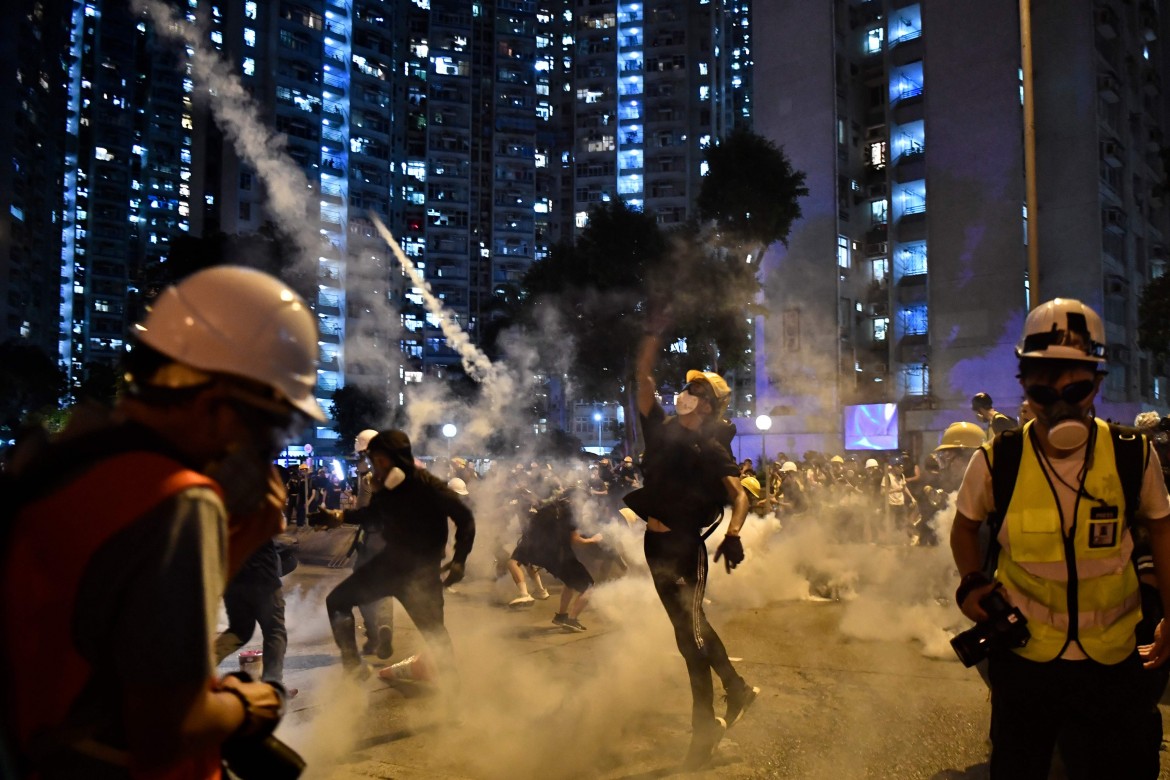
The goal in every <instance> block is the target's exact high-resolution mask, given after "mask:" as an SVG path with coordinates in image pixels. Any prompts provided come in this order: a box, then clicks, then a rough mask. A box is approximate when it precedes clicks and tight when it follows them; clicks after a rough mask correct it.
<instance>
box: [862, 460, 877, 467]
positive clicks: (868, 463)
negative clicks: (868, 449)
mask: <svg viewBox="0 0 1170 780" xmlns="http://www.w3.org/2000/svg"><path fill="white" fill-rule="evenodd" d="M865 467H866V468H867V469H876V468H877V467H878V462H877V460H876V459H875V458H870V459H869V460H867V461H866V462H865Z"/></svg>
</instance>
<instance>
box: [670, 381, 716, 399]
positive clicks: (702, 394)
mask: <svg viewBox="0 0 1170 780" xmlns="http://www.w3.org/2000/svg"><path fill="white" fill-rule="evenodd" d="M682 393H689V394H690V395H693V396H694V397H695V398H702V399H704V400H706V401H709V402H710V403H712V404H714V403H715V391H714V390H712V389H711V385H709V384H708V383H707V381H706V380H701V381H700V380H695V381H694V382H687V383H686V384H685V385H683V387H682V390H680V391H679V394H680V395H681V394H682Z"/></svg>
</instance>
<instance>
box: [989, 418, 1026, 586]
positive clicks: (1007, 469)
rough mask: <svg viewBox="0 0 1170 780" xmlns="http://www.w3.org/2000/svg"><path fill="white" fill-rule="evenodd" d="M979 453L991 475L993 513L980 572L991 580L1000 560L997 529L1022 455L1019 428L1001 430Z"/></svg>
mask: <svg viewBox="0 0 1170 780" xmlns="http://www.w3.org/2000/svg"><path fill="white" fill-rule="evenodd" d="M981 451H982V453H983V457H984V458H985V459H986V460H987V470H988V471H990V472H991V494H992V501H993V502H994V503H995V510H994V511H992V513H991V514H989V515H988V516H987V520H986V521H985V523H984V525H985V527H986V528H987V532H988V534H989V538H988V539H987V549H986V550H985V551H984V555H983V572H984V573H985V574H987V575H988V576H989V577H990V576H991V575H992V574H994V573H995V566H996V562H997V561H998V559H999V529H1000V528H1002V527H1003V520H1004V516H1005V515H1006V514H1007V508H1008V505H1009V504H1011V502H1012V493H1013V492H1015V489H1016V477H1017V476H1018V475H1019V471H1020V459H1021V458H1022V457H1023V455H1024V432H1023V430H1021V429H1018V428H1012V429H1010V430H1006V431H1003V432H1001V433H999V434H997V435H996V436H995V438H994V439H992V440H991V442H990V443H989V444H986V445H984V446H983V447H982V449H981Z"/></svg>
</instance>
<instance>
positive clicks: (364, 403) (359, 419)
mask: <svg viewBox="0 0 1170 780" xmlns="http://www.w3.org/2000/svg"><path fill="white" fill-rule="evenodd" d="M331 411H332V417H333V430H335V431H337V435H338V436H339V437H340V440H341V442H342V444H341V446H342V448H343V449H344V447H345V446H347V445H346V443H347V442H352V441H353V440H354V439H355V438H357V435H358V434H359V433H361V432H362V431H364V430H365V429H366V428H371V427H374V426H376V425H377V424H378V423H379V422H380V421H381V420H383V419H384V418H385V417H386V403H385V401H383V400H382V399H380V398H379V397H378V396H376V395H375V394H374V393H372V392H370V391H369V390H365V389H362V388H361V387H358V386H357V385H346V386H345V387H339V388H338V389H337V390H335V391H334V392H333V403H332V410H331Z"/></svg>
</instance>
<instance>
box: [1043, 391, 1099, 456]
mask: <svg viewBox="0 0 1170 780" xmlns="http://www.w3.org/2000/svg"><path fill="white" fill-rule="evenodd" d="M1036 416H1037V417H1040V418H1042V419H1043V420H1044V422H1045V423H1046V424H1047V425H1048V441H1049V442H1051V443H1052V446H1053V447H1056V448H1057V449H1058V450H1075V449H1078V448H1080V447H1082V446H1084V444H1085V442H1086V441H1088V440H1089V427H1088V425H1086V422H1087V420H1086V418H1085V413H1084V412H1083V411H1082V410H1081V409H1080V407H1077V406H1073V405H1072V404H1066V403H1064V402H1063V401H1061V402H1059V403H1056V404H1053V405H1052V406H1050V407H1047V408H1045V409H1044V411H1043V412H1040V413H1038V414H1037V415H1036Z"/></svg>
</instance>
